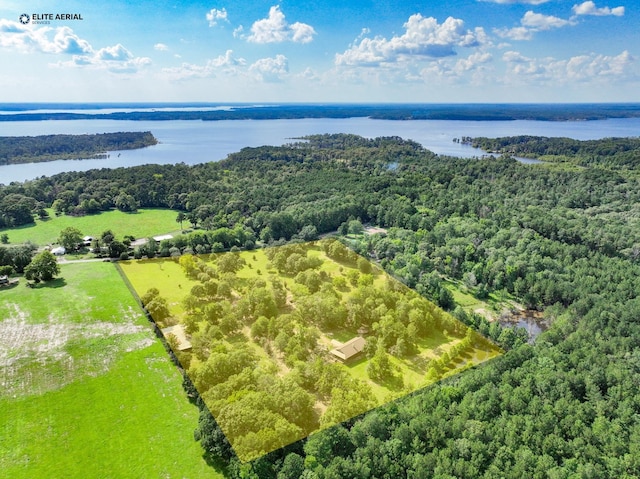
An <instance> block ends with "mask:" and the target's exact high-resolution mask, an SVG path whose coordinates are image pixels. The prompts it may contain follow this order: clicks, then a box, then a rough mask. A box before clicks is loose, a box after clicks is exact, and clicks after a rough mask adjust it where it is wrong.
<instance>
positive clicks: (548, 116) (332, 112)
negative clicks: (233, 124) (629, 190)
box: [0, 103, 640, 122]
mask: <svg viewBox="0 0 640 479" xmlns="http://www.w3.org/2000/svg"><path fill="white" fill-rule="evenodd" d="M59 106H60V107H61V109H64V105H59ZM88 106H91V105H88ZM98 106H99V107H104V108H109V106H110V105H108V104H107V105H98ZM125 106H126V107H127V109H132V110H133V111H115V112H109V113H87V112H83V111H82V109H77V108H71V109H69V111H65V112H29V109H28V108H26V107H25V106H21V105H15V106H12V105H9V106H7V107H6V108H7V111H21V113H6V114H3V115H0V122H2V121H38V120H92V119H99V120H145V121H161V120H203V121H218V120H275V119H277V120H284V119H289V120H293V119H302V118H355V117H368V118H372V119H378V120H467V121H470V120H473V121H511V120H534V121H569V120H572V121H575V120H603V119H607V118H638V117H640V104H637V103H619V104H615V103H611V104H553V105H551V104H472V105H464V104H436V105H433V104H429V105H425V104H386V105H385V104H382V105H370V104H327V105H319V104H308V105H305V104H284V105H260V106H256V105H236V106H231V107H228V108H220V109H214V110H207V109H202V110H181V109H180V108H181V107H180V105H175V108H176V109H175V110H172V109H171V107H172V105H171V104H162V105H145V104H140V105H139V106H138V105H135V104H133V105H125ZM154 106H161V107H162V108H161V109H158V110H154V109H153V107H154ZM201 106H205V105H201ZM51 107H56V105H51ZM136 107H138V108H140V110H138V111H136V110H135V108H136Z"/></svg>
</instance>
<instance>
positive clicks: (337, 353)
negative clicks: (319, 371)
mask: <svg viewBox="0 0 640 479" xmlns="http://www.w3.org/2000/svg"><path fill="white" fill-rule="evenodd" d="M366 344H367V341H365V339H364V338H363V337H361V336H356V337H355V338H353V339H350V340H349V341H347V342H346V343H344V344H343V345H342V346H339V347H337V348H335V349H332V350H331V351H329V353H330V354H331V355H332V356H334V357H335V358H337V359H339V360H340V361H342V362H343V363H346V362H347V361H349V360H350V359H353V358H354V357H356V356H357V355H359V354H360V353H361V352H362V351H364V347H365V345H366Z"/></svg>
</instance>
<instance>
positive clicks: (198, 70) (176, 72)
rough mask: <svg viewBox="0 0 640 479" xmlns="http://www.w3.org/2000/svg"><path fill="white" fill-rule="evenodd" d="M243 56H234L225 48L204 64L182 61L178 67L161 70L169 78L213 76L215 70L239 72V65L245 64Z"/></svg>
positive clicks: (227, 72) (229, 72) (181, 78)
mask: <svg viewBox="0 0 640 479" xmlns="http://www.w3.org/2000/svg"><path fill="white" fill-rule="evenodd" d="M246 63H247V62H246V60H245V59H244V58H236V57H234V55H233V50H227V51H226V52H225V53H224V55H219V56H218V57H216V58H212V59H210V60H207V62H206V63H205V64H204V65H195V64H192V63H183V64H182V65H180V66H179V67H173V68H164V69H163V70H162V72H163V73H164V74H166V75H167V77H168V78H170V79H171V80H186V79H189V78H210V77H215V76H216V73H217V72H223V73H226V74H236V73H239V67H242V66H244V65H246Z"/></svg>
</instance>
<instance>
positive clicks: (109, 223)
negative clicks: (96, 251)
mask: <svg viewBox="0 0 640 479" xmlns="http://www.w3.org/2000/svg"><path fill="white" fill-rule="evenodd" d="M47 211H48V212H49V215H50V217H49V218H48V219H45V220H40V219H36V222H35V224H31V225H25V226H19V227H17V228H5V229H0V234H2V233H6V234H7V235H9V241H10V244H17V243H24V242H26V241H31V242H32V243H35V244H37V245H39V246H45V245H48V244H52V243H55V241H56V240H57V239H58V236H59V235H60V231H61V230H63V229H64V228H67V227H68V226H73V227H74V228H78V229H79V230H80V231H81V232H82V234H83V235H86V236H94V237H96V236H100V233H102V232H103V231H105V230H108V229H110V230H112V231H113V232H114V233H115V235H116V236H117V237H118V238H120V239H121V238H122V237H123V236H124V235H131V236H134V237H135V238H147V237H149V236H155V235H158V234H162V233H167V232H170V231H175V230H177V229H179V225H178V223H176V216H177V212H176V211H174V210H167V209H139V210H138V211H137V212H135V213H123V212H122V211H118V210H110V211H104V212H102V213H98V214H95V215H86V216H67V215H62V216H56V215H55V213H54V212H53V210H52V209H48V210H47Z"/></svg>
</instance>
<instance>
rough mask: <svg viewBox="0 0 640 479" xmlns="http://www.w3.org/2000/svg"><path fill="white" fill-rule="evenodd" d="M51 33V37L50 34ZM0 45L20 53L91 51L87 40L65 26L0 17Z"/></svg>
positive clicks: (75, 52)
mask: <svg viewBox="0 0 640 479" xmlns="http://www.w3.org/2000/svg"><path fill="white" fill-rule="evenodd" d="M52 33H53V38H50V36H51V35H50V34H52ZM0 47H2V48H8V49H13V50H17V51H19V52H22V53H32V52H40V53H52V54H58V53H67V54H71V55H73V54H82V53H91V52H92V51H93V49H92V47H91V45H90V44H89V42H88V41H86V40H84V39H82V38H80V37H78V35H76V34H75V33H74V32H73V30H72V29H71V28H69V27H67V26H64V27H58V28H51V27H35V26H33V25H22V24H21V23H19V22H14V21H12V20H6V19H0Z"/></svg>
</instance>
